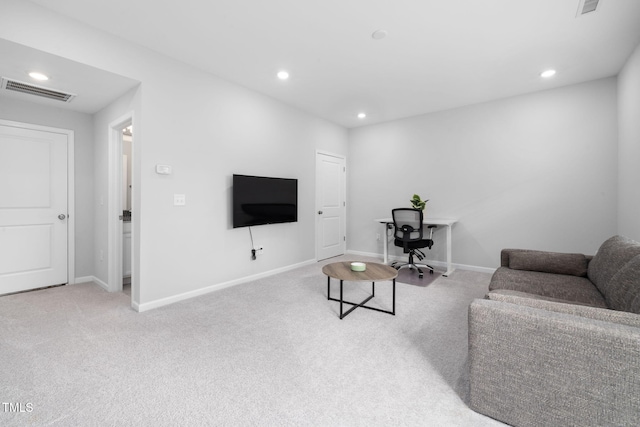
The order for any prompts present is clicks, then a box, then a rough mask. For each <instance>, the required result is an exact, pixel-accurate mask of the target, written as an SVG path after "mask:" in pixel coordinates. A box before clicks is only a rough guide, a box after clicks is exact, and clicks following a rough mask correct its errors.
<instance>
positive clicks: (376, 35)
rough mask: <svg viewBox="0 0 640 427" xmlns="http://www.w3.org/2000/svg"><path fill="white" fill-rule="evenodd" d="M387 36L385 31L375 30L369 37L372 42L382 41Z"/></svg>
mask: <svg viewBox="0 0 640 427" xmlns="http://www.w3.org/2000/svg"><path fill="white" fill-rule="evenodd" d="M387 34H389V33H388V32H387V30H376V31H374V32H373V34H371V37H372V38H373V39H374V40H382V39H383V38H385V37H387Z"/></svg>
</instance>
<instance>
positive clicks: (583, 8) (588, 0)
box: [576, 0, 600, 16]
mask: <svg viewBox="0 0 640 427" xmlns="http://www.w3.org/2000/svg"><path fill="white" fill-rule="evenodd" d="M599 3H600V0H580V1H579V2H578V13H577V14H576V16H582V15H586V14H587V13H591V12H595V11H596V9H597V8H598V4H599Z"/></svg>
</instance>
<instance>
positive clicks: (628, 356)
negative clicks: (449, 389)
mask: <svg viewBox="0 0 640 427" xmlns="http://www.w3.org/2000/svg"><path fill="white" fill-rule="evenodd" d="M489 291H490V292H489V293H488V294H487V295H486V298H485V299H482V300H475V301H473V302H472V303H471V305H470V307H469V382H470V399H469V403H470V406H471V408H472V409H474V410H475V411H477V412H479V413H482V414H485V415H488V416H490V417H492V418H495V419H497V420H500V421H502V422H505V423H507V424H511V425H514V426H640V243H638V242H635V241H633V240H630V239H627V238H625V237H622V236H614V237H612V238H610V239H608V240H607V241H605V242H604V243H603V244H602V246H601V247H600V249H599V250H598V252H597V253H596V255H595V256H586V255H583V254H564V253H553V252H542V251H532V250H522V249H505V250H503V251H502V254H501V267H500V268H498V269H497V270H496V272H495V273H494V275H493V276H492V279H491V283H490V286H489Z"/></svg>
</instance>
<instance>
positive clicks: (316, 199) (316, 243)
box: [314, 150, 348, 260]
mask: <svg viewBox="0 0 640 427" xmlns="http://www.w3.org/2000/svg"><path fill="white" fill-rule="evenodd" d="M318 155H323V156H330V157H335V158H337V159H341V160H342V161H343V162H344V166H345V174H344V180H343V182H342V194H343V195H344V202H345V204H344V205H343V207H342V209H343V212H344V238H345V240H343V242H342V244H343V245H344V251H343V252H344V253H345V254H346V253H347V241H346V236H347V225H348V224H347V206H346V201H347V175H346V167H347V157H346V156H344V155H342V154H336V153H332V152H329V151H323V150H316V156H315V159H314V161H315V162H317V160H318ZM315 178H316V183H315V189H314V190H315V191H317V188H318V182H317V181H318V171H317V170H316V177H315ZM315 196H316V197H315V208H316V209H315V210H314V216H315V215H316V214H317V211H318V207H319V206H318V197H319V196H318V194H316V195H315ZM319 228H320V225H319V222H318V220H317V218H316V232H315V252H316V260H318V233H319Z"/></svg>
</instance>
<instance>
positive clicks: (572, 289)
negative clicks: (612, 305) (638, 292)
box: [489, 267, 607, 308]
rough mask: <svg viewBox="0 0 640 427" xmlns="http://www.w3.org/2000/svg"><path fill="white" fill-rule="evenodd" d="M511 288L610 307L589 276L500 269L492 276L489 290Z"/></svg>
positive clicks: (595, 305)
mask: <svg viewBox="0 0 640 427" xmlns="http://www.w3.org/2000/svg"><path fill="white" fill-rule="evenodd" d="M496 289H511V290H514V291H520V292H526V293H529V294H536V295H541V296H543V297H549V298H557V299H560V300H566V301H573V302H575V303H583V304H588V305H591V306H594V307H600V308H607V302H606V301H605V299H604V296H602V294H601V293H600V292H598V289H596V287H595V286H594V285H593V283H591V282H590V281H589V279H587V278H586V277H578V276H568V275H564V274H551V273H543V272H540V271H525V270H513V269H511V268H507V267H500V268H498V269H497V270H496V272H495V273H493V276H492V277H491V283H490V284H489V290H490V291H493V290H496Z"/></svg>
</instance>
